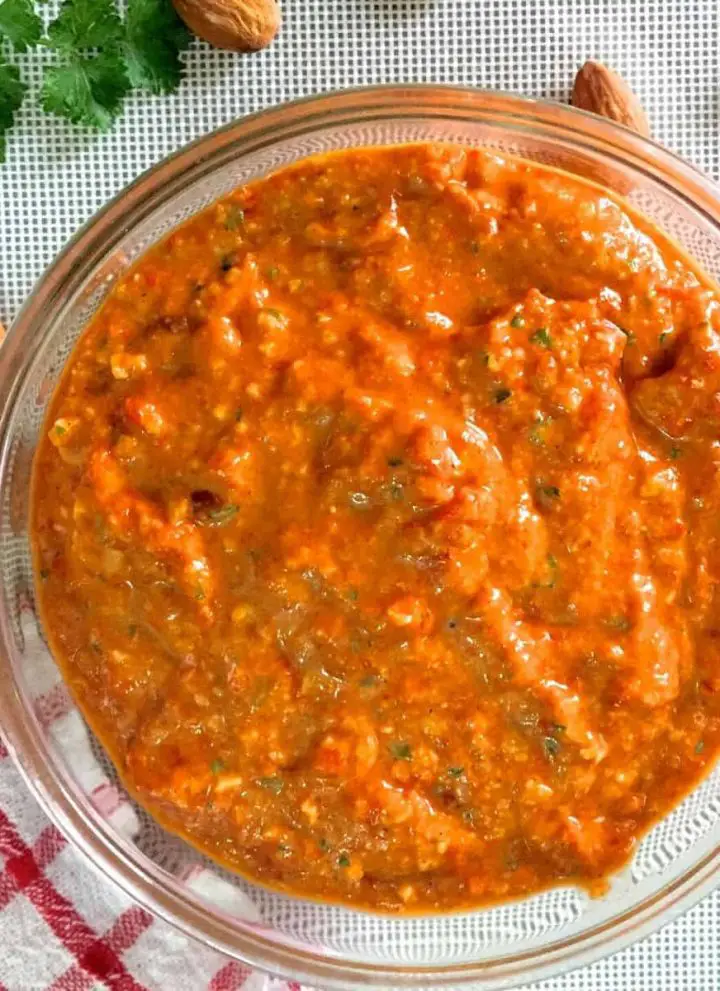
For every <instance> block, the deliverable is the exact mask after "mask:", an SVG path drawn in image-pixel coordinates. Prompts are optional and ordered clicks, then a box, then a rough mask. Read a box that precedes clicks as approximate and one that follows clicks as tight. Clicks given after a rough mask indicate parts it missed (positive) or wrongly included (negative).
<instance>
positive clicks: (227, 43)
mask: <svg viewBox="0 0 720 991" xmlns="http://www.w3.org/2000/svg"><path fill="white" fill-rule="evenodd" d="M173 4H174V6H175V10H177V12H178V14H179V15H180V17H181V18H182V19H183V21H185V23H186V24H187V26H188V27H189V28H190V30H191V31H192V32H193V34H196V35H197V36H198V38H202V39H203V41H207V42H209V43H210V44H211V45H215V47H216V48H232V49H233V50H235V51H238V52H255V51H258V49H260V48H265V46H266V45H269V44H270V42H271V41H272V40H273V38H274V37H275V35H276V34H277V32H278V28H279V27H280V8H279V7H278V5H277V3H276V0H173Z"/></svg>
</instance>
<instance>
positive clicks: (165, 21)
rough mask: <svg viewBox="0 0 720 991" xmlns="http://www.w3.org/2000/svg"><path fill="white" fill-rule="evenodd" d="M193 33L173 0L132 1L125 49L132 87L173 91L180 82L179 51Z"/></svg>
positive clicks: (126, 25)
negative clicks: (176, 11)
mask: <svg viewBox="0 0 720 991" xmlns="http://www.w3.org/2000/svg"><path fill="white" fill-rule="evenodd" d="M190 40H191V35H190V32H189V31H188V29H187V28H186V27H185V25H184V24H183V22H182V21H181V20H180V18H179V17H178V15H177V14H176V13H175V8H174V7H173V5H172V3H171V2H170V0H129V2H128V6H127V15H126V17H125V37H124V39H123V42H122V52H123V55H124V56H125V62H126V64H127V73H128V78H129V80H130V83H131V85H132V86H138V87H140V88H141V89H147V90H150V92H151V93H155V94H158V95H159V94H161V93H172V92H173V91H174V90H176V89H177V88H178V86H179V85H180V79H181V76H182V63H181V62H180V52H182V51H184V50H185V49H186V48H187V47H188V45H189V44H190Z"/></svg>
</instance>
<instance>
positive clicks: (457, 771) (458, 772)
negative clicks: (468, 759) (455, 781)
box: [448, 767, 465, 778]
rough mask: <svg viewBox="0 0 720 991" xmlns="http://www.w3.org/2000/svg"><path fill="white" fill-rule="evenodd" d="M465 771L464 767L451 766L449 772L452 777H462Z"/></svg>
mask: <svg viewBox="0 0 720 991" xmlns="http://www.w3.org/2000/svg"><path fill="white" fill-rule="evenodd" d="M464 773H465V768H464V767H449V768H448V774H449V775H450V777H451V778H461V777H462V776H463V774H464Z"/></svg>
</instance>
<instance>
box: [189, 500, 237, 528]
mask: <svg viewBox="0 0 720 991" xmlns="http://www.w3.org/2000/svg"><path fill="white" fill-rule="evenodd" d="M239 510H240V507H239V506H236V505H235V504H234V503H232V502H229V503H228V504H227V505H225V506H218V508H217V509H211V510H209V511H208V514H207V518H206V519H204V520H198V522H199V523H200V524H201V525H202V526H225V525H226V524H227V523H229V522H230V520H231V519H233V517H234V516H235V515H236V514H237V513H238V512H239Z"/></svg>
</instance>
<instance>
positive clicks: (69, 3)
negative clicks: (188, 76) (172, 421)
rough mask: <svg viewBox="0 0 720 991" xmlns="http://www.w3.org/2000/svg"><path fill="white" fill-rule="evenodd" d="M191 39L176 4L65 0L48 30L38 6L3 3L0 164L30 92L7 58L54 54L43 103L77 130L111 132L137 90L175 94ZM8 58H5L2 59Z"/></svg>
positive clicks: (25, 1)
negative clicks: (37, 51) (32, 51)
mask: <svg viewBox="0 0 720 991" xmlns="http://www.w3.org/2000/svg"><path fill="white" fill-rule="evenodd" d="M190 38H191V35H190V33H189V32H188V30H187V28H186V27H185V26H184V24H183V23H182V21H181V20H180V19H179V17H178V16H177V14H176V13H175V9H174V7H173V5H172V3H171V0H128V2H127V5H126V8H125V14H124V17H122V16H121V14H120V11H119V9H118V7H117V5H116V2H115V0H64V2H63V4H62V5H61V7H60V10H59V12H58V15H57V17H55V18H54V19H53V20H51V21H50V23H49V24H48V25H47V28H46V27H45V23H44V21H43V18H42V17H41V16H40V14H39V13H38V7H37V5H36V3H35V2H34V0H2V2H0V162H2V161H3V160H4V157H5V154H4V153H5V139H6V138H5V136H6V134H7V132H8V131H9V130H10V128H11V127H12V126H13V124H14V122H15V118H16V114H17V112H18V110H19V109H20V107H21V105H22V103H23V100H24V99H25V96H26V94H27V91H28V86H27V84H26V83H25V82H24V81H23V79H22V78H21V75H20V69H19V67H18V66H17V65H15V64H13V63H12V61H11V60H10V56H9V53H10V51H11V50H12V51H13V52H25V51H27V50H28V49H29V48H32V47H34V46H37V45H42V46H43V47H44V48H46V49H47V50H49V51H50V52H52V64H51V65H49V66H48V67H47V68H46V69H45V73H44V76H43V81H42V86H41V89H40V94H39V98H40V104H41V106H42V108H43V110H45V111H47V112H48V113H52V114H57V115H58V116H60V117H65V118H67V119H68V120H70V121H72V122H73V123H74V124H82V125H86V126H88V127H94V128H97V129H98V130H107V129H108V128H109V127H110V126H111V125H112V124H113V122H114V120H115V118H116V117H117V116H118V114H119V113H120V112H121V110H122V106H123V101H124V100H125V97H126V96H127V95H128V94H129V93H130V92H131V91H132V90H134V89H144V90H148V91H149V92H151V93H154V94H157V95H160V94H165V93H172V92H174V91H175V90H176V89H177V88H178V86H179V85H180V82H181V79H182V75H183V65H182V62H181V59H180V54H181V52H183V51H184V49H186V48H187V46H188V45H189V43H190ZM3 56H5V57H3Z"/></svg>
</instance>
